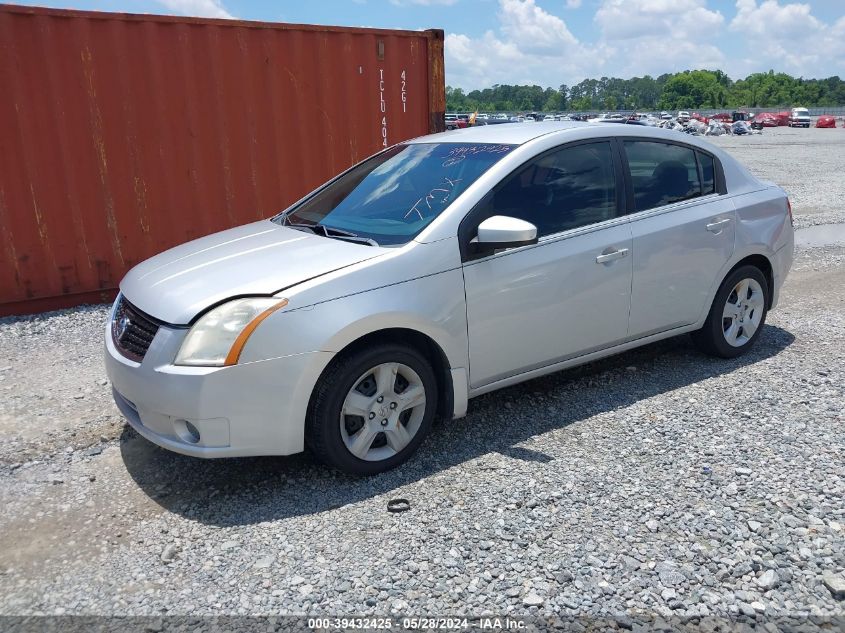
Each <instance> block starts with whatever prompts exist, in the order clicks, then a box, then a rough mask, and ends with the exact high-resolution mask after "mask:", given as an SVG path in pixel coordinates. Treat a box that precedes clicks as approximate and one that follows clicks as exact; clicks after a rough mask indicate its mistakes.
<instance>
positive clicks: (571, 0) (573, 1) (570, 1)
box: [566, 0, 581, 9]
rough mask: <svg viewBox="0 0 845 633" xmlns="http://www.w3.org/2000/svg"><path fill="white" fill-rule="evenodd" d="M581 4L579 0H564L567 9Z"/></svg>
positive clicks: (575, 7)
mask: <svg viewBox="0 0 845 633" xmlns="http://www.w3.org/2000/svg"><path fill="white" fill-rule="evenodd" d="M580 6H581V0H566V8H567V9H577V8H578V7H580Z"/></svg>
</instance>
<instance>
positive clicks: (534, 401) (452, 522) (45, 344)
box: [0, 130, 845, 626]
mask: <svg viewBox="0 0 845 633" xmlns="http://www.w3.org/2000/svg"><path fill="white" fill-rule="evenodd" d="M769 132H770V131H769V130H767V131H766V132H765V134H764V136H763V137H751V138H750V139H729V143H730V151H734V152H736V153H738V154H741V153H742V152H746V155H743V156H742V158H743V160H745V161H746V162H748V163H749V164H751V166H752V168H753V169H754V170H755V171H758V173H759V172H760V170H762V171H763V172H764V175H765V171H766V170H767V169H770V167H769V165H770V164H771V161H772V160H773V159H772V154H773V153H774V150H773V149H772V147H774V148H780V149H779V150H778V151H779V152H780V154H779V155H780V157H781V161H786V160H790V161H791V160H793V159H794V157H795V156H796V154H795V152H796V151H797V150H796V149H795V147H794V146H793V145H788V144H785V145H783V146H781V145H776V144H772V147H766V148H763V147H761V148H759V149H760V150H763V151H757V150H756V149H753V145H752V144H753V143H757V142H758V140H757V139H760V138H762V139H763V140H764V141H767V142H768V141H769V140H773V139H774V138H775V137H774V135H771V136H769ZM778 132H779V130H778ZM793 132H796V133H803V132H805V131H801V130H796V131H793ZM809 132H816V131H815V130H810V131H809ZM818 132H827V133H832V134H838V132H839V131H838V130H819V131H818ZM842 136H845V135H842ZM784 138H785V139H786V140H789V139H792V135H791V134H790V135H784ZM746 140H747V141H751V143H746V144H745V145H741V144H740V143H741V142H744V141H746ZM734 144H736V147H734ZM826 151H828V148H827V147H826V145H822V146H821V147H820V149H819V152H820V154H821V153H823V152H826ZM840 155H841V154H840ZM755 157H756V159H759V160H760V162H755V160H756V159H755ZM800 162H804V163H805V165H806V164H811V163H810V158H807V159H806V160H802V161H800ZM778 165H779V166H778V167H777V169H782V170H784V171H783V172H780V171H777V170H775V169H774V168H772V169H773V171H775V173H771V174H769V175H768V177H769V178H771V179H774V180H778V174H781V173H786V170H787V168H786V167H784V166H783V165H782V164H781V163H778ZM788 169H792V168H791V167H789V168H788ZM801 169H807V168H806V167H804V166H802V167H801ZM796 173H797V172H796ZM842 183H843V181H842V179H841V178H840V179H839V181H838V183H837V182H836V181H835V180H832V181H830V182H828V183H827V184H826V185H825V187H818V191H816V192H815V193H812V194H811V193H810V192H809V190H807V191H804V190H803V189H797V188H796V189H795V191H794V192H793V191H792V190H790V193H792V194H793V195H794V199H793V202H794V203H795V207H796V215H797V217H798V218H799V221H804V220H801V218H802V217H811V216H812V217H816V216H820V215H824V214H831V213H833V214H836V213H841V211H842V208H841V206H838V205H841V202H840V201H841V200H842V199H844V198H845V189H844V188H843V187H845V185H843V184H842ZM790 186H793V185H788V186H787V188H789V187H790ZM812 196H815V198H812ZM813 200H815V201H813ZM802 214H803V215H802ZM825 217H829V215H825ZM807 222H809V223H812V221H809V220H808V221H807ZM843 287H845V248H843V247H839V246H834V247H826V248H814V249H808V250H802V251H799V252H798V253H797V259H796V263H795V266H794V268H793V272H792V274H791V276H790V278H789V279H788V281H787V284H786V287H785V289H784V294H783V296H782V300H781V301H782V302H781V306H780V307H779V308H778V310H776V311H775V312H773V313H772V314H771V315H770V319H769V323H768V325H767V326H766V328H765V330H764V332H763V334H762V336H761V338H760V340H759V343H758V345H757V347H756V348H755V350H753V352H752V353H750V354H749V355H747V356H745V357H743V358H741V359H737V360H733V361H720V360H713V359H710V358H706V357H704V356H701V355H700V354H699V353H698V352H697V351H695V349H694V348H693V347H692V345H691V343H690V341H689V340H688V338H687V337H680V338H677V339H673V340H669V341H664V342H661V343H658V344H655V345H651V346H648V347H646V348H643V349H640V350H636V351H633V352H630V353H626V354H623V355H620V356H617V357H615V358H611V359H607V360H605V361H602V362H599V363H594V364H592V365H590V366H587V367H583V368H579V369H575V370H572V371H566V372H562V373H559V374H556V375H553V376H548V377H544V378H541V379H538V380H534V381H531V382H528V383H525V384H523V385H518V386H515V387H512V388H509V389H505V390H502V391H499V392H496V393H492V394H488V395H486V396H482V397H480V398H478V399H476V400H473V401H472V403H471V405H470V413H469V415H468V417H467V418H465V419H463V420H458V421H455V422H448V423H443V424H440V425H438V426H436V427H435V429H434V431H433V433H432V436H431V437H430V438H429V439H428V440H427V441H426V442H425V444H424V445H423V447H422V449H421V451H420V454H419V456H418V457H417V458H415V459H414V460H413V461H412V462H411V463H409V464H407V465H406V466H405V467H402V468H400V469H398V470H395V471H392V472H390V473H386V474H384V475H380V476H377V477H374V478H371V479H352V478H349V477H346V476H343V475H340V474H337V473H335V472H331V471H327V470H325V469H323V468H321V467H319V466H317V465H315V464H314V463H313V462H312V461H311V458H310V457H309V456H308V455H302V456H296V457H292V458H260V459H237V460H224V461H210V462H208V461H200V460H196V459H191V458H187V457H182V456H179V455H175V454H172V453H168V452H166V451H163V450H161V449H158V448H156V447H155V446H153V445H151V444H149V443H148V442H146V441H145V440H143V439H142V438H140V437H138V436H137V435H136V434H135V433H134V432H132V431H131V430H130V429H128V427H125V426H124V425H123V423H122V422H120V419H119V417H118V416H117V412H116V411H115V410H114V408H113V406H112V405H111V403H110V402H109V386H108V384H107V383H105V376H104V375H103V370H102V366H101V363H100V360H99V357H100V353H101V350H100V346H101V342H100V341H101V337H102V329H101V328H102V327H103V323H104V319H105V314H106V308H104V307H94V308H82V309H78V310H70V311H64V312H59V313H52V314H46V315H41V316H36V317H31V318H25V319H4V320H0V394H2V398H0V421H2V424H0V431H2V438H3V441H2V442H1V443H0V503H2V504H3V506H4V510H5V511H4V512H3V513H2V514H0V614H3V615H15V614H19V615H22V614H41V613H46V614H61V613H72V614H121V615H125V614H136V615H154V616H162V615H172V614H179V615H200V614H221V613H222V614H233V615H236V614H271V613H274V614H279V613H294V614H297V613H298V614H302V613H320V614H338V615H342V614H376V613H378V614H387V613H403V614H415V615H436V614H446V613H474V614H477V615H478V614H483V613H490V614H497V615H505V614H514V615H526V614H528V615H532V614H533V615H572V614H577V615H580V616H591V617H609V616H614V617H619V618H622V619H621V620H620V621H621V622H623V623H625V625H626V626H627V625H629V624H630V622H627V621H626V620H625V619H624V618H635V619H636V618H638V617H642V616H643V615H647V616H656V615H659V616H661V617H665V618H670V617H686V618H693V619H694V620H693V621H697V620H695V618H700V617H704V616H708V615H713V616H730V617H735V618H742V619H745V620H746V621H753V620H757V621H762V620H766V621H771V620H772V618H777V617H781V616H791V617H794V618H798V621H799V622H800V623H802V624H803V625H806V626H809V625H810V624H811V623H812V622H817V620H815V621H811V620H808V619H807V616H809V615H811V614H812V615H815V616H839V617H841V616H845V593H843V591H845V573H843V570H845V503H843V499H845V459H843V455H845V415H843V410H844V409H845V393H843V391H845V388H844V387H843V385H845V363H844V362H843V361H845V296H844V295H843V290H842V288H843ZM7 367H11V369H7ZM78 396H82V397H78ZM396 497H404V498H407V499H409V500H410V502H411V509H410V511H408V512H404V513H399V514H390V513H388V512H387V511H386V504H387V501H388V500H389V499H392V498H396ZM623 616H624V617H623Z"/></svg>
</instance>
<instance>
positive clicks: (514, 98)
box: [446, 70, 845, 112]
mask: <svg viewBox="0 0 845 633" xmlns="http://www.w3.org/2000/svg"><path fill="white" fill-rule="evenodd" d="M843 104H845V81H843V80H841V79H840V78H839V77H828V78H827V79H803V78H801V77H797V78H796V77H792V76H791V75H787V74H785V73H775V72H774V71H772V70H770V71H769V72H766V73H754V74H751V75H749V76H748V77H746V78H745V79H739V80H737V81H733V80H732V79H731V78H730V77H728V76H727V75H726V74H725V73H723V72H722V71H721V70H685V71H683V72H679V73H666V74H663V75H660V76H659V77H651V76H650V75H646V76H644V77H632V78H631V79H619V78H618V77H602V78H601V79H585V80H584V81H582V82H581V83H579V84H576V85H574V86H567V85H565V84H564V85H561V86H560V87H559V88H558V89H557V90H555V89H554V88H543V87H541V86H510V85H506V84H502V85H500V84H496V85H494V86H493V87H492V88H485V89H484V90H473V91H471V92H468V93H465V92H464V91H463V90H462V89H461V88H453V87H452V86H447V87H446V108H447V110H448V111H450V112H455V111H458V112H472V111H474V110H476V109H478V110H479V111H482V112H485V111H487V112H489V111H493V112H495V111H502V112H516V111H526V112H527V111H545V112H553V111H570V112H582V111H589V110H694V109H699V108H701V109H704V108H726V109H727V108H738V107H749V108H768V107H791V106H803V107H819V106H839V105H843Z"/></svg>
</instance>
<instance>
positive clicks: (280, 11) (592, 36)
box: [13, 0, 845, 91]
mask: <svg viewBox="0 0 845 633" xmlns="http://www.w3.org/2000/svg"><path fill="white" fill-rule="evenodd" d="M13 1H15V0H13ZM17 3H19V4H34V5H40V6H54V7H66V8H74V9H92V10H98V11H121V12H129V13H161V14H175V15H191V16H207V17H219V18H238V19H244V20H264V21H274V22H297V23H308V24H334V25H342V26H367V27H379V28H402V29H412V30H416V29H427V28H439V29H443V30H444V31H445V32H446V83H447V85H450V86H455V87H460V88H463V89H464V90H467V91H469V90H473V89H476V88H486V87H489V86H492V85H493V84H506V83H507V84H538V85H541V86H543V87H548V86H551V87H554V88H557V87H559V86H560V85H561V84H567V85H572V84H575V83H578V82H579V81H581V80H583V79H585V78H599V77H602V76H607V77H623V78H629V77H633V76H642V75H645V74H650V75H652V76H657V75H660V74H662V73H666V72H676V71H679V70H685V69H692V68H708V69H720V70H723V71H724V72H726V73H727V74H728V75H729V76H730V77H732V78H733V79H738V78H743V77H745V76H747V75H748V74H750V73H752V72H761V71H768V70H769V69H773V70H775V71H776V72H786V73H789V74H791V75H795V76H803V77H806V78H810V77H830V76H832V75H839V76H845V0H806V1H804V2H793V1H791V0H311V1H305V2H303V1H302V0H276V1H275V2H274V1H271V0H72V1H70V2H68V1H66V0H41V1H35V2H33V1H31V0H17Z"/></svg>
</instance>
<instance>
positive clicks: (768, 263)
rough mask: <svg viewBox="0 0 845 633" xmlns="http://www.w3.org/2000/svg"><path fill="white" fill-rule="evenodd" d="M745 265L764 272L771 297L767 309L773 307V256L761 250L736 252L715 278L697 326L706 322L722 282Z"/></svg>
mask: <svg viewBox="0 0 845 633" xmlns="http://www.w3.org/2000/svg"><path fill="white" fill-rule="evenodd" d="M745 265H751V266H754V267H756V268H758V269H759V270H760V271H761V272H762V273H763V276H764V277H765V278H766V283H767V284H768V286H769V297H768V299H767V302H766V303H767V305H766V309H767V310H769V309H771V307H772V305H773V302H774V296H775V287H774V269H773V266H772V260H771V257H769V256H768V255H766V254H764V253H761V252H760V251H759V250H749V251H746V252H744V253H739V254H735V256H734V258H733V259H731V260H730V261H729V262H727V263H726V264H725V265H724V266H723V267H722V270H721V272H720V273H719V274H718V275H717V276H716V277H715V279H714V280H713V285H712V286H711V287H710V292H709V293H708V295H707V302H706V303H705V304H704V306H703V309H702V312H701V314H700V315H699V318H698V321H696V324H695V327H701V326H702V325H703V324H704V321H705V320H706V319H707V315H708V314H709V313H710V308H711V307H712V305H713V301H714V300H715V298H716V293H717V292H719V288H721V287H722V284H723V283H724V281H725V279H727V278H728V275H730V274H731V273H732V272H733V271H735V270H736V269H737V268H739V267H741V266H745Z"/></svg>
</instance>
